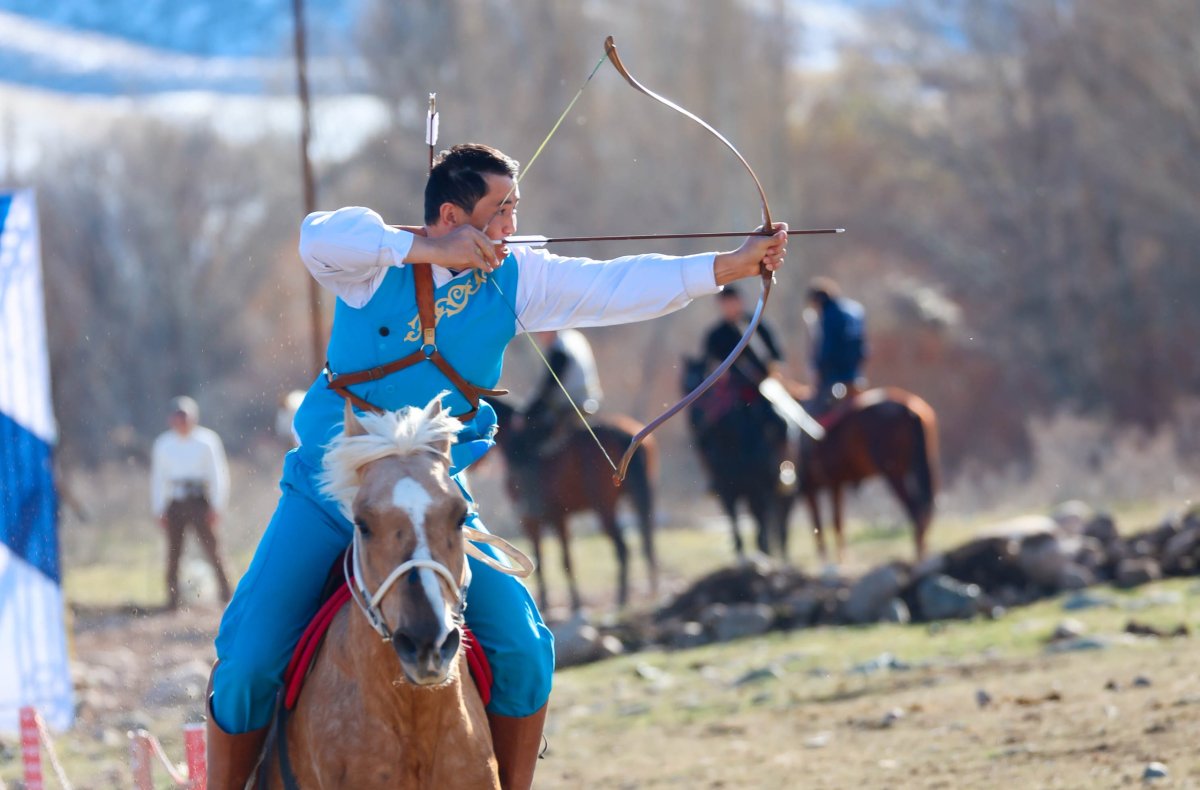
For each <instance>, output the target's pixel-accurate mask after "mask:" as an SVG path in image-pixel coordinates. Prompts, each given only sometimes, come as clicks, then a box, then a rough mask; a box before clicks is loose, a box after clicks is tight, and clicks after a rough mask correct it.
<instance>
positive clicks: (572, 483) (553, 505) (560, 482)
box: [488, 399, 658, 612]
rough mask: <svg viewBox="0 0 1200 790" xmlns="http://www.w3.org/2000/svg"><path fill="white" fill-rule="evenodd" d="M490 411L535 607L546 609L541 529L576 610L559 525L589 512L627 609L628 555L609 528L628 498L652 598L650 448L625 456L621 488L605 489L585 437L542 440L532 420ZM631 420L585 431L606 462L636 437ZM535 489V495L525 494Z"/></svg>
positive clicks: (607, 421)
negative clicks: (556, 546)
mask: <svg viewBox="0 0 1200 790" xmlns="http://www.w3.org/2000/svg"><path fill="white" fill-rule="evenodd" d="M488 402H489V403H491V404H492V405H493V406H494V407H495V409H496V418H497V421H498V422H499V426H500V431H499V433H498V435H497V444H499V446H500V450H501V452H502V453H503V454H504V460H505V461H506V463H507V466H508V474H507V479H506V485H507V487H508V493H509V496H510V497H511V499H512V501H513V504H514V505H515V506H516V508H517V511H518V514H519V517H520V519H521V526H522V528H523V530H524V532H525V534H526V535H528V536H529V539H530V541H531V542H532V543H533V558H534V561H535V563H536V564H537V580H538V603H539V604H540V606H541V607H542V608H543V609H545V608H546V599H547V595H546V580H545V577H544V575H543V572H542V526H543V524H548V525H549V526H550V527H551V528H552V529H553V530H554V532H555V533H556V534H557V535H558V539H559V543H560V544H561V545H562V561H563V570H564V572H565V573H566V576H567V585H568V587H569V589H570V595H571V609H572V611H575V612H578V611H579V610H580V609H581V608H582V605H583V604H582V601H581V599H580V597H579V589H578V587H577V586H576V583H575V570H574V566H573V565H572V563H571V535H570V530H569V528H568V524H567V517H568V516H569V515H571V514H572V513H581V512H586V511H593V512H595V514H596V516H597V517H598V518H599V520H600V526H601V528H602V529H603V530H604V534H606V535H607V536H608V537H609V539H610V540H611V541H612V542H613V547H614V549H615V550H616V554H617V565H618V569H617V601H618V603H619V604H620V605H621V606H625V605H626V604H627V603H628V601H629V549H628V548H627V547H626V545H625V536H624V535H623V534H622V532H621V525H620V524H619V523H618V521H617V503H618V502H619V500H620V498H621V497H622V496H626V495H628V496H629V498H630V501H631V503H632V504H633V507H634V510H635V511H636V514H637V522H638V529H639V531H640V532H641V541H642V553H643V555H644V556H645V559H646V567H647V569H648V570H649V574H650V586H651V589H652V590H653V591H655V592H657V590H658V558H657V555H656V554H655V551H654V488H653V481H654V475H655V471H656V464H657V452H658V451H657V447H656V445H655V443H654V439H653V437H650V438H649V439H647V440H646V441H645V442H644V443H643V444H642V446H641V447H640V448H638V451H637V452H636V453H635V454H634V456H633V462H632V463H631V464H630V466H629V471H628V474H627V475H626V478H625V483H624V484H623V485H622V486H621V487H619V488H618V487H617V486H615V485H613V482H612V476H611V474H610V471H609V469H608V466H607V465H606V464H605V462H604V456H603V454H602V453H601V452H600V449H599V448H598V447H596V442H595V441H594V440H593V439H592V437H591V435H590V434H589V433H588V431H587V429H586V428H584V427H583V426H582V425H581V426H578V427H572V428H570V429H568V430H567V431H565V432H564V433H563V435H561V436H554V437H550V438H549V439H548V440H546V441H545V442H544V443H541V442H540V441H539V440H541V439H544V438H545V434H546V432H548V431H549V430H550V429H549V428H546V427H544V426H541V425H539V424H538V415H522V414H520V413H519V412H517V410H516V409H515V408H513V407H512V406H511V405H509V404H507V403H504V402H503V401H500V400H498V399H489V400H488ZM641 427H642V426H641V425H639V424H638V423H637V422H635V421H634V420H632V419H630V418H628V417H621V416H619V415H607V416H605V417H604V418H603V420H601V421H598V422H597V423H596V424H594V425H593V430H594V431H595V433H596V438H597V439H599V440H600V443H601V444H602V445H603V446H604V450H605V452H607V453H608V455H609V458H619V457H620V456H621V454H622V453H624V452H625V448H626V447H628V446H629V442H630V440H631V439H633V436H634V434H636V433H637V432H638V431H639V430H641ZM533 486H536V490H528V489H527V488H526V487H533Z"/></svg>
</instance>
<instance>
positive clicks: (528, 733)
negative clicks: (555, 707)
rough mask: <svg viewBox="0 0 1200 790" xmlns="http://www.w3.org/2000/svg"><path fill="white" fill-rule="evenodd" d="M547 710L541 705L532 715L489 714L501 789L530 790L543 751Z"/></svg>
mask: <svg viewBox="0 0 1200 790" xmlns="http://www.w3.org/2000/svg"><path fill="white" fill-rule="evenodd" d="M546 707H547V705H543V706H542V709H541V710H539V711H538V712H537V713H535V714H533V715H532V716H521V717H517V716H496V715H495V714H492V713H489V714H488V725H489V726H490V727H491V730H492V749H493V750H494V751H495V753H496V762H497V763H498V764H499V765H500V786H501V787H502V788H503V789H504V790H529V788H531V787H533V772H534V770H535V769H536V768H537V761H538V757H539V755H540V753H541V750H542V727H543V726H544V725H545V724H546Z"/></svg>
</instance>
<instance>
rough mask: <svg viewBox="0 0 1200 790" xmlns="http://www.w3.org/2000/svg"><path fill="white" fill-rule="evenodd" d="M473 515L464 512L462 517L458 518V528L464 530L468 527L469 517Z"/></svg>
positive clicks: (467, 511) (469, 512) (466, 511)
mask: <svg viewBox="0 0 1200 790" xmlns="http://www.w3.org/2000/svg"><path fill="white" fill-rule="evenodd" d="M469 515H471V511H469V510H464V511H463V512H462V515H461V516H459V517H458V528H459V529H462V528H463V527H465V526H466V525H467V516H469Z"/></svg>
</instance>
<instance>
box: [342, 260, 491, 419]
mask: <svg viewBox="0 0 1200 790" xmlns="http://www.w3.org/2000/svg"><path fill="white" fill-rule="evenodd" d="M407 265H408V266H410V267H411V268H412V272H413V281H414V284H415V285H416V289H417V320H418V321H419V322H420V333H421V347H420V348H418V349H417V350H416V351H414V352H412V353H411V354H408V355H406V356H404V357H401V358H400V359H397V360H393V361H392V362H388V363H387V364H384V365H378V366H376V367H373V368H368V369H367V370H359V371H356V372H354V373H341V374H337V373H334V372H333V369H332V368H331V367H330V366H329V363H328V362H326V363H325V371H324V373H325V378H326V380H327V381H328V384H326V386H327V387H328V388H329V389H331V390H333V391H334V392H336V393H337V394H339V395H341V396H342V397H343V398H345V399H346V400H348V401H350V402H351V403H352V404H354V405H355V406H357V407H358V408H359V409H362V410H364V411H372V412H377V413H378V412H382V411H383V409H381V408H379V407H378V406H376V405H374V404H373V403H368V402H367V401H366V400H364V399H362V398H360V397H359V396H357V395H355V394H354V393H353V392H351V391H350V390H349V387H351V386H353V385H355V384H362V383H364V382H367V381H378V380H379V379H381V378H383V377H384V376H388V375H391V374H392V373H395V372H397V371H400V370H404V369H405V368H409V367H412V366H413V365H415V364H417V363H418V362H422V361H426V360H427V361H429V362H432V363H433V364H434V365H436V366H437V369H438V370H440V371H441V372H442V375H444V376H445V377H446V378H447V379H449V380H450V383H451V384H453V385H454V388H455V389H457V390H458V391H459V392H460V393H461V394H462V396H463V397H464V398H466V399H467V402H468V403H469V404H471V410H470V411H469V412H466V413H465V414H457V415H455V416H456V417H457V418H458V419H460V420H462V421H463V422H467V421H468V420H470V419H471V418H472V417H474V416H475V414H476V413H477V412H478V411H479V398H480V396H481V395H507V394H508V390H490V389H485V388H484V387H478V386H476V385H474V384H472V383H471V382H469V381H467V380H466V379H465V378H463V377H462V376H461V375H460V374H459V372H458V371H457V370H455V369H454V367H453V366H452V365H451V364H450V362H449V361H448V360H447V359H446V358H445V357H443V356H442V353H441V352H440V351H438V347H437V332H436V327H437V310H436V308H435V305H434V299H433V271H432V269H431V268H430V267H431V266H432V264H428V263H410V264H407Z"/></svg>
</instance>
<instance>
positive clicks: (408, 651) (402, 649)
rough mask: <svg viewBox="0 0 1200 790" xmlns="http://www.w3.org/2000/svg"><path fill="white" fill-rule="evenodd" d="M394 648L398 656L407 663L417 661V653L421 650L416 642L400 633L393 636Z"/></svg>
mask: <svg viewBox="0 0 1200 790" xmlns="http://www.w3.org/2000/svg"><path fill="white" fill-rule="evenodd" d="M392 647H393V648H394V649H395V651H396V655H398V656H400V658H402V659H404V660H405V661H416V659H417V653H418V652H419V651H420V649H421V648H420V647H419V646H418V645H417V643H416V642H414V641H413V640H412V639H410V638H409V637H408V636H406V635H405V634H402V633H400V632H399V631H397V632H396V633H394V634H392Z"/></svg>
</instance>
